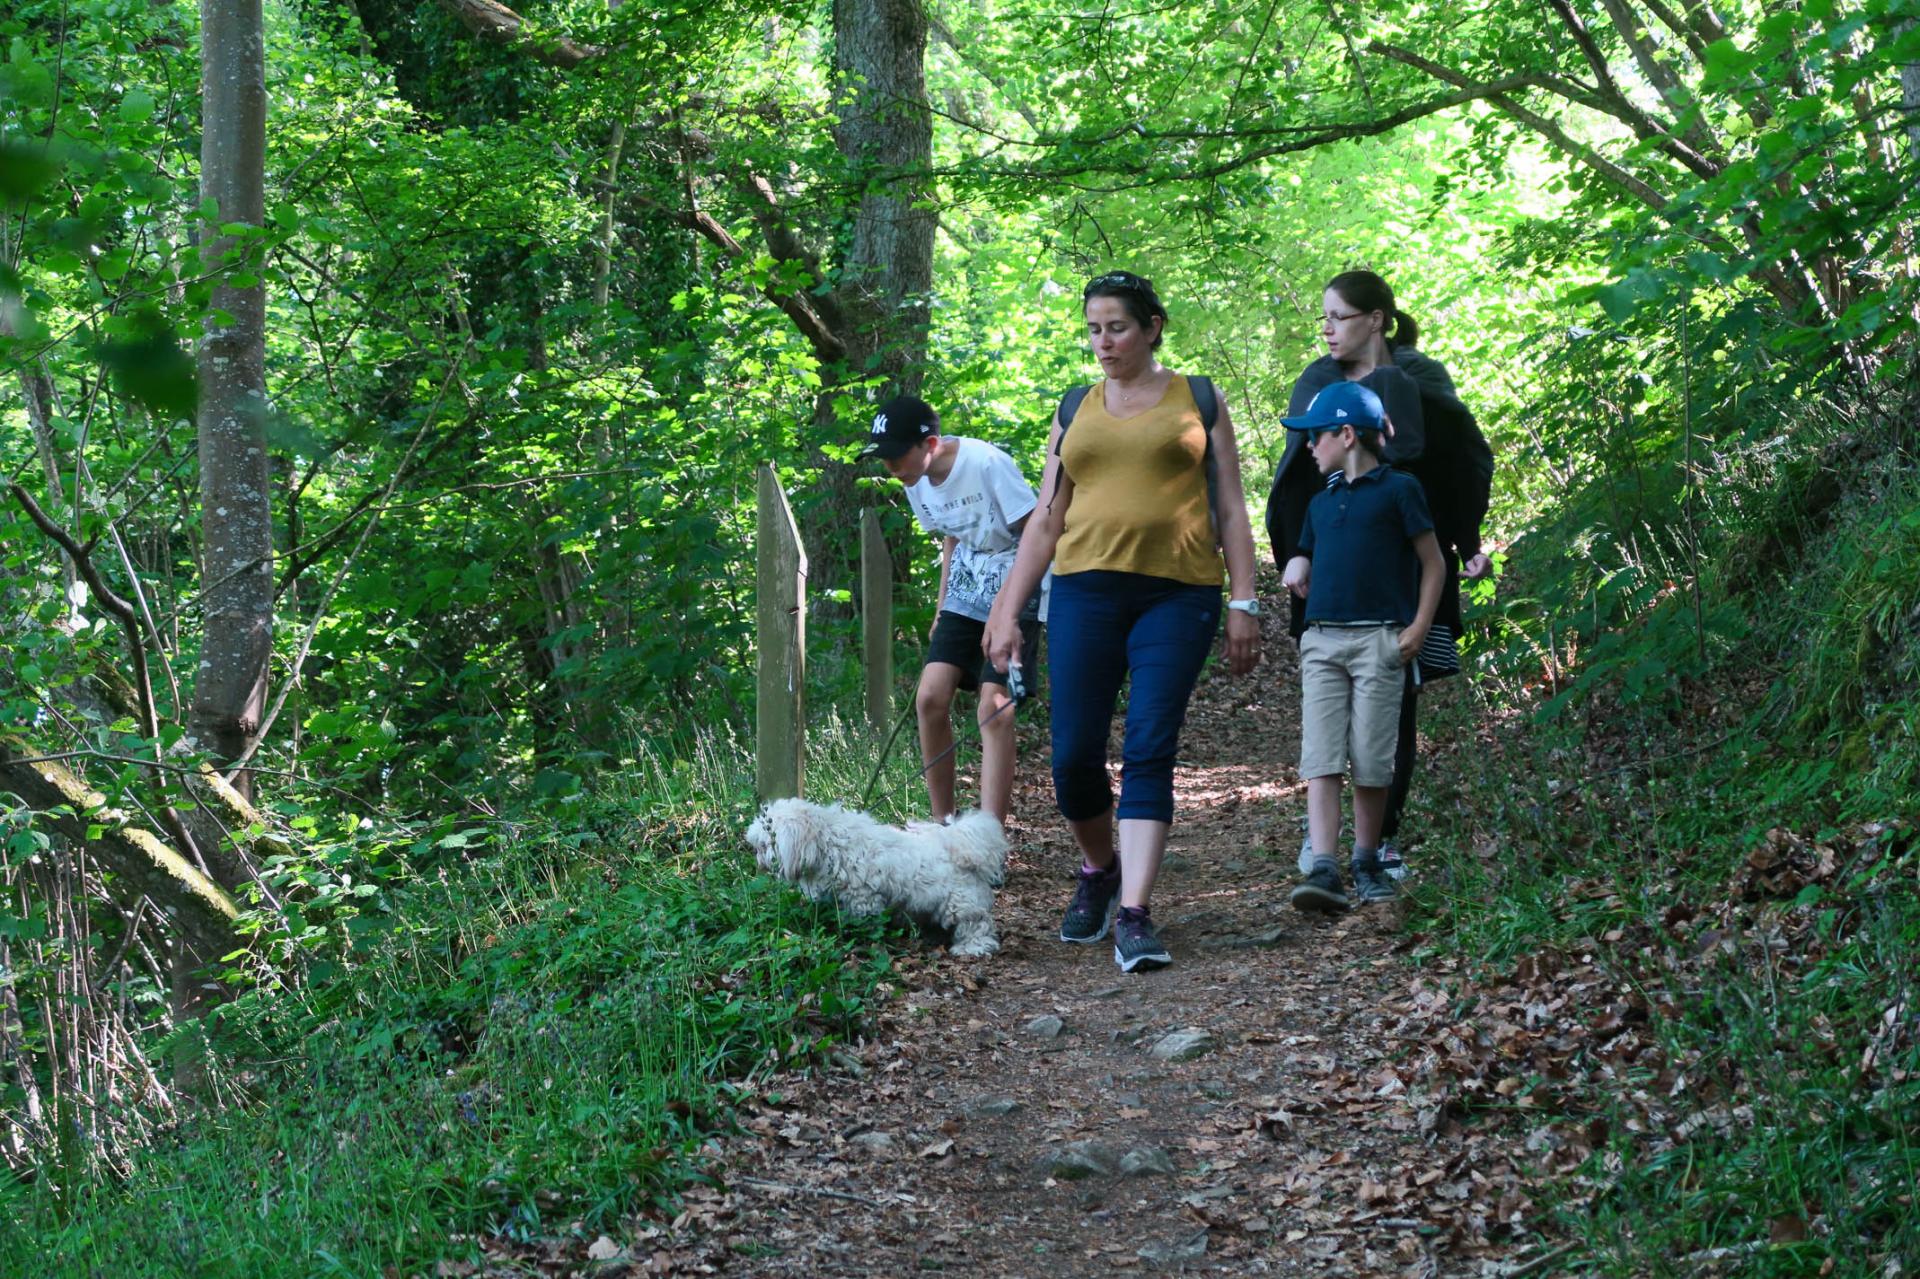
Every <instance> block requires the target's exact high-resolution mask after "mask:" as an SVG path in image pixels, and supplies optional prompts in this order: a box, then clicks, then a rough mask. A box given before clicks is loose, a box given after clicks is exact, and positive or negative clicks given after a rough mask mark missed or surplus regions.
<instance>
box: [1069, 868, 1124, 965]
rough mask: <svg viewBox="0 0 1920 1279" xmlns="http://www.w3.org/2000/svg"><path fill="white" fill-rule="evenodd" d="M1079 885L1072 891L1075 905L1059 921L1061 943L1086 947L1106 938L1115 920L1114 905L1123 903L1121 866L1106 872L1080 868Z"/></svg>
mask: <svg viewBox="0 0 1920 1279" xmlns="http://www.w3.org/2000/svg"><path fill="white" fill-rule="evenodd" d="M1078 878H1079V881H1080V882H1079V883H1077V884H1075V885H1074V887H1073V901H1072V902H1071V903H1069V904H1068V906H1067V913H1066V915H1065V917H1064V918H1062V919H1061V921H1060V940H1061V941H1070V942H1078V943H1080V944H1082V945H1085V944H1087V943H1090V942H1097V941H1099V940H1100V939H1101V938H1102V937H1105V936H1106V935H1107V925H1108V924H1109V923H1111V922H1112V920H1113V904H1114V903H1115V902H1116V901H1118V900H1119V899H1120V863H1119V862H1118V861H1116V862H1114V864H1113V865H1111V866H1109V867H1107V869H1105V870H1103V871H1092V872H1089V871H1088V870H1087V868H1086V867H1085V866H1082V867H1081V868H1080V873H1079V876H1078Z"/></svg>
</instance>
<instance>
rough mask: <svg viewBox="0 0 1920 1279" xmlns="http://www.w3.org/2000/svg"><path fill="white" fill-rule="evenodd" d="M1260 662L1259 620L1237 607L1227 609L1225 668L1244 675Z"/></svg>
mask: <svg viewBox="0 0 1920 1279" xmlns="http://www.w3.org/2000/svg"><path fill="white" fill-rule="evenodd" d="M1259 664H1260V620H1259V619H1258V618H1256V617H1251V616H1249V615H1248V614H1246V613H1243V612H1241V611H1240V610H1239V609H1237V608H1231V609H1228V610H1227V669H1228V670H1230V671H1232V672H1233V673H1234V674H1235V675H1245V674H1246V673H1247V672H1248V671H1250V670H1252V669H1253V668H1254V667H1255V666H1258V665H1259Z"/></svg>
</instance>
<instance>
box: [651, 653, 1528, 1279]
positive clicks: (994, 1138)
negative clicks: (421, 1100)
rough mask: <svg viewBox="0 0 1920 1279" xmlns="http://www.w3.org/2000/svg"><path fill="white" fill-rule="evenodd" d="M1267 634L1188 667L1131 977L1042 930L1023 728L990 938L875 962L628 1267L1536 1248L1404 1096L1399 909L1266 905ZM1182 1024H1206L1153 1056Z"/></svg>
mask: <svg viewBox="0 0 1920 1279" xmlns="http://www.w3.org/2000/svg"><path fill="white" fill-rule="evenodd" d="M1267 630H1268V635H1267V644H1266V652H1267V658H1266V661H1265V663H1264V664H1263V665H1262V666H1261V667H1260V669H1259V670H1258V672H1257V673H1256V674H1255V676H1253V677H1251V678H1247V679H1239V680H1236V679H1232V678H1230V677H1228V676H1227V675H1226V674H1225V673H1224V672H1215V673H1211V674H1210V676H1209V678H1208V679H1207V680H1206V681H1205V682H1204V683H1203V684H1202V686H1201V688H1200V689H1199V691H1198V692H1197V694H1196V697H1195V701H1194V705H1193V709H1192V712H1191V714H1190V717H1189V721H1188V725H1187V729H1186V732H1185V735H1184V738H1183V742H1182V752H1181V767H1180V769H1179V771H1178V774H1177V786H1178V813H1179V816H1178V819H1177V821H1176V825H1175V826H1174V829H1173V837H1172V842H1171V846H1170V850H1169V856H1168V860H1167V867H1166V870H1165V872H1164V873H1163V875H1162V878H1161V880H1160V884H1159V887H1158V888H1157V890H1156V893H1155V903H1154V914H1155V919H1156V922H1157V924H1158V925H1159V927H1160V930H1161V935H1162V936H1163V938H1164V939H1165V940H1166V942H1167V944H1168V946H1169V948H1170V949H1171V951H1172V953H1173V955H1174V957H1175V963H1174V966H1173V967H1171V968H1169V969H1165V970H1163V971H1159V972H1154V973H1144V974H1137V975H1131V976H1129V975H1126V974H1123V973H1121V972H1120V971H1119V970H1118V968H1116V967H1115V965H1114V962H1113V957H1112V955H1113V952H1112V946H1111V943H1110V942H1102V943H1099V944H1097V945H1092V946H1070V945H1066V944H1063V943H1062V942H1060V941H1058V940H1057V933H1058V927H1059V917H1060V912H1061V910H1062V909H1063V907H1064V906H1065V903H1066V901H1067V899H1068V897H1069V895H1070V893H1071V889H1072V884H1071V879H1070V875H1071V871H1072V869H1073V867H1074V866H1075V865H1076V859H1075V857H1074V854H1073V852H1072V847H1071V844H1070V842H1069V840H1068V837H1067V834H1066V831H1065V828H1064V826H1063V825H1062V823H1061V822H1060V821H1059V819H1058V817H1057V816H1056V815H1055V813H1054V810H1053V806H1052V796H1051V788H1050V784H1049V782H1048V779H1047V776H1046V773H1045V768H1044V763H1043V761H1044V759H1045V749H1044V744H1043V742H1042V741H1041V739H1040V736H1039V731H1038V729H1037V727H1036V726H1031V725H1030V726H1026V727H1024V728H1023V737H1022V743H1021V746H1022V765H1021V783H1020V789H1019V792H1018V795H1017V798H1016V807H1017V812H1018V817H1017V818H1016V820H1015V823H1014V830H1013V831H1012V835H1013V844H1014V860H1013V863H1012V866H1011V873H1010V875H1009V879H1008V883H1007V886H1006V889H1005V890H1004V892H1003V894H1002V896H1001V898H1000V904H999V916H1000V922H1001V935H1002V939H1003V949H1002V950H1001V953H1000V954H999V955H998V956H997V957H995V958H994V959H992V960H989V961H986V962H975V963H966V962H961V961H956V960H952V959H949V958H947V957H946V956H945V955H944V954H941V953H939V952H929V953H928V954H926V955H923V956H915V957H910V958H909V959H907V960H905V961H903V963H902V965H901V968H900V977H901V982H902V990H901V992H900V993H899V994H898V995H897V996H896V997H895V998H893V999H892V1000H890V1001H889V1002H888V1003H887V1005H886V1011H885V1012H884V1013H883V1014H882V1015H881V1016H880V1018H879V1022H878V1026H877V1029H876V1032H875V1034H874V1036H873V1038H872V1039H870V1040H869V1041H868V1042H867V1043H866V1044H865V1045H863V1046H862V1047H861V1048H860V1049H859V1050H857V1051H849V1052H847V1053H845V1054H843V1055H841V1056H840V1057H839V1058H838V1059H836V1062H835V1065H834V1066H833V1067H832V1068H830V1069H827V1070H824V1071H815V1072H811V1073H809V1074H803V1075H795V1076H792V1077H789V1078H786V1079H783V1080H780V1081H777V1083H776V1084H775V1085H774V1086H772V1087H770V1089H769V1091H772V1092H777V1093H778V1095H779V1096H780V1099H781V1100H780V1104H779V1105H777V1106H774V1105H766V1106H762V1107H761V1108H759V1109H758V1110H756V1111H755V1112H753V1113H751V1114H749V1115H747V1116H745V1120H746V1124H747V1128H748V1131H747V1132H746V1133H743V1134H741V1135H736V1136H734V1137H730V1138H727V1139H725V1140H722V1141H719V1142H716V1143H715V1145H716V1146H717V1147H718V1150H717V1152H716V1153H717V1154H718V1156H719V1158H718V1169H719V1175H720V1177H721V1178H722V1179H723V1181H724V1184H725V1187H726V1188H725V1190H724V1191H721V1190H714V1191H704V1190H703V1191H697V1192H695V1194H693V1195H692V1196H691V1197H689V1198H688V1199H687V1201H686V1202H685V1210H684V1211H683V1212H682V1213H681V1214H680V1215H679V1216H678V1218H677V1219H675V1220H674V1221H672V1222H666V1221H659V1222H654V1223H651V1224H647V1223H636V1224H637V1225H638V1227H639V1228H638V1229H637V1231H636V1232H635V1235H634V1236H633V1237H632V1238H630V1239H627V1240H624V1241H622V1243H623V1244H624V1246H625V1249H626V1255H627V1256H628V1257H630V1258H632V1259H633V1264H634V1265H635V1270H634V1272H635V1273H671V1274H691V1273H724V1274H738V1275H756V1276H759V1275H764V1276H801V1275H805V1276H860V1277H861V1279H868V1277H872V1276H890V1275H910V1274H919V1273H923V1272H932V1271H959V1272H964V1273H967V1274H970V1275H989V1276H1048V1277H1049V1279H1063V1277H1065V1276H1078V1275H1105V1274H1108V1273H1110V1272H1111V1271H1113V1270H1114V1269H1116V1268H1121V1269H1138V1270H1140V1271H1141V1272H1143V1273H1144V1272H1148V1271H1156V1270H1158V1271H1168V1272H1173V1273H1191V1274H1234V1275H1257V1274H1272V1275H1349V1274H1351V1275H1359V1274H1395V1275H1418V1276H1427V1275H1436V1274H1476V1275H1478V1274H1499V1273H1509V1272H1510V1271H1511V1268H1512V1267H1511V1263H1510V1262H1509V1261H1508V1260H1507V1259H1508V1258H1511V1257H1514V1256H1516V1255H1521V1254H1527V1255H1538V1253H1537V1249H1538V1247H1539V1245H1538V1241H1537V1239H1535V1238H1528V1237H1525V1236H1522V1238H1521V1239H1519V1240H1516V1239H1514V1238H1513V1227H1514V1224H1515V1223H1518V1222H1521V1221H1522V1220H1524V1217H1525V1216H1526V1215H1527V1211H1528V1208H1529V1205H1528V1204H1527V1203H1526V1201H1525V1199H1524V1196H1523V1194H1522V1192H1521V1191H1520V1190H1519V1189H1518V1188H1517V1186H1518V1182H1517V1180H1516V1179H1515V1178H1514V1177H1513V1175H1512V1166H1511V1164H1510V1162H1508V1161H1507V1160H1505V1159H1504V1158H1503V1157H1502V1156H1501V1155H1500V1153H1499V1151H1498V1149H1497V1148H1496V1147H1492V1146H1490V1145H1488V1144H1486V1143H1485V1142H1484V1139H1482V1138H1479V1137H1472V1136H1469V1135H1467V1134H1464V1133H1463V1132H1462V1131H1461V1130H1460V1129H1459V1128H1458V1126H1457V1125H1455V1124H1454V1123H1453V1122H1452V1121H1451V1118H1450V1117H1449V1115H1448V1114H1447V1109H1446V1107H1444V1106H1442V1105H1440V1104H1438V1103H1436V1102H1434V1101H1432V1100H1430V1099H1429V1094H1428V1091H1427V1088H1426V1084H1427V1083H1428V1080H1427V1079H1426V1078H1425V1072H1426V1070H1427V1069H1428V1067H1429V1066H1430V1065H1431V1062H1432V1060H1433V1059H1434V1058H1435V1056H1436V1055H1437V1054H1440V1053H1444V1051H1445V1046H1444V1044H1442V1043H1440V1042H1438V1041H1439V1040H1441V1039H1444V1036H1445V1035H1446V1034H1447V1033H1448V1031H1447V1029H1446V1028H1447V1025H1448V1021H1447V1018H1446V1012H1447V1009H1446V1003H1447V1000H1446V998H1445V997H1444V996H1443V995H1442V994H1440V993H1439V992H1438V991H1437V990H1436V989H1435V988H1434V987H1433V984H1432V979H1431V978H1427V977H1423V976H1422V975H1421V974H1420V973H1417V972H1416V971H1414V970H1413V969H1411V968H1409V967H1408V965H1407V964H1406V963H1405V962H1404V956H1403V955H1398V954H1395V953H1394V952H1395V949H1396V947H1404V946H1405V945H1406V942H1405V939H1404V937H1403V933H1402V929H1401V921H1400V918H1399V915H1400V911H1399V910H1398V909H1397V908H1396V907H1384V908H1383V907H1369V908H1366V909H1364V910H1360V911H1356V912H1355V913H1353V914H1352V915H1349V916H1346V917H1344V918H1342V919H1338V920H1335V921H1332V922H1327V921H1323V920H1321V919H1318V918H1315V917H1310V916H1306V915H1302V914H1300V913H1298V912H1295V911H1293V910H1291V909H1290V908H1289V907H1288V904H1287V893H1288V890H1289V888H1290V887H1291V885H1292V881H1293V877H1294V869H1293V863H1294V857H1295V852H1296V850H1297V848H1298V846H1299V839H1300V835H1299V829H1300V827H1299V821H1300V815H1301V813H1302V812H1303V811H1304V802H1305V790H1304V787H1303V786H1302V785H1301V784H1300V783H1299V780H1298V778H1297V777H1296V775H1295V771H1294V767H1293V761H1294V759H1295V758H1296V748H1297V743H1298V728H1297V709H1296V708H1297V700H1298V686H1297V682H1296V675H1295V670H1294V661H1293V645H1292V644H1291V643H1290V642H1288V641H1287V640H1286V639H1285V636H1284V631H1283V630H1282V629H1281V628H1280V626H1279V625H1278V624H1277V623H1276V622H1274V621H1273V620H1272V619H1269V621H1268V623H1267ZM1050 1019H1057V1022H1056V1021H1054V1020H1050ZM1182 1031H1197V1032H1203V1033H1204V1036H1205V1037H1206V1039H1207V1040H1208V1041H1209V1042H1208V1043H1207V1044H1205V1045H1201V1046H1197V1047H1196V1049H1194V1050H1191V1051H1194V1052H1195V1055H1193V1056H1191V1057H1190V1058H1187V1059H1185V1060H1179V1059H1174V1060H1167V1059H1163V1058H1162V1057H1159V1056H1156V1055H1155V1049H1156V1047H1160V1048H1161V1050H1162V1051H1165V1046H1166V1045H1167V1044H1168V1043H1169V1040H1168V1037H1169V1036H1171V1035H1174V1034H1175V1033H1176V1032H1182ZM1503 1240H1504V1241H1505V1242H1500V1241H1503ZM1542 1260H1546V1258H1544V1257H1543V1258H1542ZM1524 1269H1526V1270H1527V1271H1529V1272H1535V1273H1540V1272H1541V1271H1536V1270H1535V1269H1534V1267H1533V1266H1526V1267H1524Z"/></svg>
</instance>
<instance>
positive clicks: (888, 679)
mask: <svg viewBox="0 0 1920 1279" xmlns="http://www.w3.org/2000/svg"><path fill="white" fill-rule="evenodd" d="M860 650H861V658H862V660H863V662H864V663H865V665H866V671H867V722H868V723H869V724H871V725H873V731H874V732H876V733H884V732H886V731H887V721H888V720H889V719H891V718H892V717H893V561H892V560H891V559H890V558H889V557H888V555H887V539H886V536H885V535H884V534H882V533H881V532H880V512H878V511H876V510H874V509H873V508H872V507H871V506H868V507H864V508H862V509H861V511H860Z"/></svg>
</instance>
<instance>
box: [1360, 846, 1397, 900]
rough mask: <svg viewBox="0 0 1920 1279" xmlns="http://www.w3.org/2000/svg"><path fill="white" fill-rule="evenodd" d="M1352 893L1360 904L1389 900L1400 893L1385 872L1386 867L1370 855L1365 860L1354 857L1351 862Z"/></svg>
mask: <svg viewBox="0 0 1920 1279" xmlns="http://www.w3.org/2000/svg"><path fill="white" fill-rule="evenodd" d="M1353 895H1354V896H1355V897H1358V898H1359V899H1360V901H1361V903H1362V904H1365V903H1367V902H1390V901H1392V900H1393V899H1394V898H1396V897H1398V896H1399V895H1400V889H1399V886H1398V885H1396V884H1395V883H1394V882H1393V879H1392V878H1391V877H1390V876H1389V875H1388V874H1387V868H1386V866H1385V865H1384V864H1382V863H1381V861H1380V860H1379V858H1377V857H1370V858H1368V859H1366V860H1365V861H1361V860H1359V859H1357V858H1356V859H1355V860H1354V863H1353Z"/></svg>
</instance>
